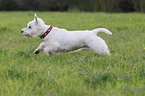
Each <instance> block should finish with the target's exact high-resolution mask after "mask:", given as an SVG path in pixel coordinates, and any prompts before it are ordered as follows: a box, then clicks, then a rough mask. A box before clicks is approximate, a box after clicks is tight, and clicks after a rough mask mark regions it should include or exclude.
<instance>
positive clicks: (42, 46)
mask: <svg viewBox="0 0 145 96" xmlns="http://www.w3.org/2000/svg"><path fill="white" fill-rule="evenodd" d="M44 47H45V45H44V42H42V43H41V44H40V45H39V47H38V48H37V49H36V50H35V51H34V54H39V53H40V51H43V50H44Z"/></svg>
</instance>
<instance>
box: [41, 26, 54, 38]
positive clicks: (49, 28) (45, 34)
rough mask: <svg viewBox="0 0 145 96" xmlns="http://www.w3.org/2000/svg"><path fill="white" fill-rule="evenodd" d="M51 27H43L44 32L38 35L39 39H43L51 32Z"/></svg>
mask: <svg viewBox="0 0 145 96" xmlns="http://www.w3.org/2000/svg"><path fill="white" fill-rule="evenodd" d="M52 28H53V26H52V25H49V26H46V27H45V30H46V31H45V32H43V33H42V35H40V38H41V39H44V38H45V37H46V36H47V35H48V34H49V33H50V32H51V30H52Z"/></svg>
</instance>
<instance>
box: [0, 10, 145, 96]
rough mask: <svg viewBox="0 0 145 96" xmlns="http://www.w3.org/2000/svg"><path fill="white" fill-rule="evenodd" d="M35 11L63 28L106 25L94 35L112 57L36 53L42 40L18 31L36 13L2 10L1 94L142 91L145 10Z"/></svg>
mask: <svg viewBox="0 0 145 96" xmlns="http://www.w3.org/2000/svg"><path fill="white" fill-rule="evenodd" d="M36 13H37V15H38V17H40V18H42V19H43V20H44V21H45V22H46V24H52V25H53V26H57V27H59V28H65V29H67V30H92V29H94V28H99V27H105V28H107V29H109V30H110V31H111V32H112V33H113V34H112V35H106V34H105V33H99V34H98V35H99V36H100V37H102V38H103V39H104V40H105V41H106V43H107V45H108V47H109V49H110V51H111V56H98V55H95V54H94V53H93V52H92V51H90V50H82V51H79V52H77V53H67V54H60V55H55V54H52V55H51V56H50V57H47V56H46V55H45V53H43V52H42V53H40V54H38V55H34V54H33V51H34V50H35V48H37V47H38V46H39V44H40V43H41V42H42V40H41V39H40V38H24V37H23V36H22V35H21V32H20V31H21V29H22V28H24V27H26V25H27V23H28V22H29V21H31V20H32V19H33V18H34V12H0V96H145V14H140V13H129V14H127V13H126V14H124V13H65V12H64V13H59V12H36Z"/></svg>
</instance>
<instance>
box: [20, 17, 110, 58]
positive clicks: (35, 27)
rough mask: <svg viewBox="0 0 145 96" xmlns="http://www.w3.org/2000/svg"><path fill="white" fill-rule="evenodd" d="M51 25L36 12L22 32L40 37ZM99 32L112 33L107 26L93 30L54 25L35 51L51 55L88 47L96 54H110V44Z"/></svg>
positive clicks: (28, 35) (26, 35)
mask: <svg viewBox="0 0 145 96" xmlns="http://www.w3.org/2000/svg"><path fill="white" fill-rule="evenodd" d="M49 27H50V25H45V23H44V21H43V20H42V19H40V18H38V17H37V16H36V14H35V18H34V20H33V21H31V22H29V23H28V27H27V28H23V29H22V31H21V32H22V34H23V35H24V36H25V37H40V36H41V35H42V34H44V33H45V32H46V31H47V29H48V28H49ZM98 32H104V33H107V34H112V33H111V32H110V31H109V30H107V29H105V28H98V29H94V30H91V31H89V30H86V31H67V30H66V29H59V28H57V27H53V28H52V30H51V32H50V33H49V34H48V35H47V36H46V37H45V38H44V39H43V42H42V43H41V44H40V45H39V47H38V48H37V49H36V50H35V51H34V53H35V54H38V53H39V52H40V51H44V52H45V53H46V55H47V56H50V53H51V52H52V53H64V52H75V51H80V50H81V49H84V48H87V49H90V50H92V51H94V52H95V53H96V54H100V55H106V54H108V55H109V54H110V52H109V50H108V46H107V45H106V43H105V41H104V40H103V39H102V38H100V37H98V36H97V33H98Z"/></svg>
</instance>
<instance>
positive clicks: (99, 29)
mask: <svg viewBox="0 0 145 96" xmlns="http://www.w3.org/2000/svg"><path fill="white" fill-rule="evenodd" d="M92 31H93V32H94V33H95V34H97V33H98V32H104V33H106V34H110V35H111V34H112V33H111V32H110V31H109V30H108V29H105V28H98V29H94V30H92Z"/></svg>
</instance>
